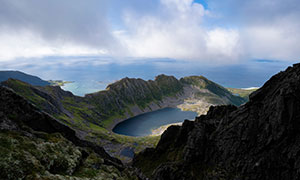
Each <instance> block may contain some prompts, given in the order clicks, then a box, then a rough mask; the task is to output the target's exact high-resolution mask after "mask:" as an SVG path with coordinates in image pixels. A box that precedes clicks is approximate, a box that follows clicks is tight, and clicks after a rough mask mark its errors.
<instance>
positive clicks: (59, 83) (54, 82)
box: [48, 80, 73, 86]
mask: <svg viewBox="0 0 300 180" xmlns="http://www.w3.org/2000/svg"><path fill="white" fill-rule="evenodd" d="M48 82H49V83H50V85H51V86H64V85H65V84H68V83H73V81H62V80H49V81H48Z"/></svg>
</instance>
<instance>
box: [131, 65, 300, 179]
mask: <svg viewBox="0 0 300 180" xmlns="http://www.w3.org/2000/svg"><path fill="white" fill-rule="evenodd" d="M299 129H300V64H295V65H294V66H293V67H289V68H288V69H287V70H286V71H284V72H280V73H278V74H277V75H275V76H273V77H272V78H271V79H270V80H269V81H268V82H266V83H265V84H264V86H263V87H262V88H260V89H259V90H258V91H256V92H255V93H253V94H251V96H250V101H249V102H248V103H246V104H244V105H242V106H240V107H238V108H236V107H234V106H232V105H228V106H217V107H211V108H210V110H209V112H208V114H207V115H202V116H200V117H197V118H196V120H195V121H194V122H192V121H185V122H184V123H183V125H182V127H180V126H171V127H169V128H168V129H167V131H165V132H164V134H163V135H162V136H161V140H160V142H159V143H158V145H157V147H156V148H155V149H146V150H145V151H143V152H142V153H140V154H138V155H136V157H135V158H134V161H133V164H134V166H136V167H138V168H140V169H141V171H142V172H143V173H144V174H145V175H146V176H148V177H151V178H152V179H206V180H210V179H211V180H215V179H248V180H252V179H253V180H257V179H262V180H264V179H272V180H296V179H299V178H300V173H299V172H300V131H299Z"/></svg>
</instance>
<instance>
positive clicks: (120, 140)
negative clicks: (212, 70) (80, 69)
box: [2, 75, 246, 161]
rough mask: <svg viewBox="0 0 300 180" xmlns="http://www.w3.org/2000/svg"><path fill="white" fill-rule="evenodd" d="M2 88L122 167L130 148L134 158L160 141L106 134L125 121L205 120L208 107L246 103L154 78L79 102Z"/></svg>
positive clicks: (34, 89) (199, 81)
mask: <svg viewBox="0 0 300 180" xmlns="http://www.w3.org/2000/svg"><path fill="white" fill-rule="evenodd" d="M2 85H4V86H6V87H9V88H11V89H13V90H14V91H15V92H16V93H18V94H19V95H21V96H23V97H24V98H26V99H27V100H28V101H29V102H30V103H32V104H34V105H35V106H37V107H38V108H39V109H41V110H43V111H44V112H47V113H48V114H50V115H52V116H53V117H54V118H57V119H58V120H59V121H60V122H62V123H64V124H66V125H68V126H70V127H72V128H73V129H74V130H76V133H77V134H78V135H79V136H80V137H81V138H82V139H86V140H89V141H92V142H94V143H97V144H99V145H101V146H103V147H104V148H105V150H106V151H107V152H108V153H109V154H110V155H112V156H115V157H119V158H121V159H123V160H124V161H130V159H131V158H130V157H126V156H123V155H122V153H121V152H122V150H123V149H125V148H127V147H131V148H133V149H134V152H135V153H138V152H139V151H141V150H143V149H145V148H146V147H154V146H155V145H156V143H157V142H158V140H159V138H160V137H159V136H145V137H128V136H123V135H119V134H115V133H113V132H112V131H111V130H112V129H113V128H114V127H115V126H116V125H117V124H118V123H120V122H122V121H124V120H126V119H129V118H132V117H135V116H138V115H141V114H144V113H149V112H153V111H156V110H160V109H164V108H180V109H181V110H184V111H194V112H197V114H198V115H200V114H205V113H206V112H207V110H208V108H209V107H210V106H211V105H221V104H234V105H240V104H242V103H244V102H246V100H245V99H244V98H241V97H239V96H235V95H233V94H231V93H230V92H229V91H227V90H226V89H225V88H223V87H222V86H220V85H218V84H216V83H214V82H212V81H209V80H208V79H206V78H205V77H203V76H199V77H198V76H193V77H185V78H181V79H180V80H178V79H176V78H175V77H172V76H166V75H159V76H157V77H156V78H155V80H149V81H145V80H142V79H135V78H124V79H121V80H119V81H117V82H115V83H113V84H110V85H108V86H107V88H106V90H103V91H99V92H95V93H92V94H87V95H85V96H84V97H79V96H74V95H73V94H72V93H71V92H68V91H64V90H63V89H61V88H60V87H59V86H32V85H30V84H28V83H24V82H22V81H20V80H16V79H8V80H7V81H4V82H2ZM183 119H184V118H183ZM183 119H182V120H183ZM182 120H181V121H182ZM162 125H166V124H162ZM155 128H158V127H155ZM150 133H151V132H149V134H150ZM112 142H113V143H112Z"/></svg>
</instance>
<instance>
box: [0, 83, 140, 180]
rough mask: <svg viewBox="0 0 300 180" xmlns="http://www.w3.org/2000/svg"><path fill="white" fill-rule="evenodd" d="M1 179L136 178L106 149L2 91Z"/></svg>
mask: <svg viewBox="0 0 300 180" xmlns="http://www.w3.org/2000/svg"><path fill="white" fill-rule="evenodd" d="M0 92H1V93H0V107H1V108H0V145H1V146H0V179H6V180H15V179H73V178H77V179H79V180H80V179H86V178H89V179H124V180H125V179H137V176H135V175H134V172H133V171H132V170H129V169H127V167H126V166H124V165H123V164H122V163H121V161H120V160H118V159H116V158H113V157H111V156H109V155H108V154H107V153H106V152H105V151H104V149H103V148H102V147H100V146H98V145H95V144H94V143H91V142H88V141H86V140H83V139H81V138H80V137H79V136H78V135H77V134H76V132H75V131H74V130H73V129H71V128H70V127H68V126H65V125H63V124H62V123H60V122H59V121H58V120H56V119H55V118H53V117H51V116H50V115H48V114H46V113H44V112H42V111H40V110H39V109H38V108H36V107H35V106H33V105H32V104H30V103H29V102H28V101H27V100H25V99H24V98H23V97H21V96H19V95H17V94H16V93H15V92H14V91H12V90H11V89H8V88H5V87H2V86H0Z"/></svg>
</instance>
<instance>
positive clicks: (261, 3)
mask: <svg viewBox="0 0 300 180" xmlns="http://www.w3.org/2000/svg"><path fill="white" fill-rule="evenodd" d="M299 19H300V2H299V1H298V0H249V1H243V0H222V1H220V0H209V1H208V0H151V1H149V0H126V1H125V0H89V1H83V0H64V1H61V0H44V1H40V0H24V1H19V0H0V39H1V41H0V64H1V63H2V62H5V63H6V64H7V63H16V62H18V61H19V60H20V59H22V62H24V59H25V60H28V63H30V59H31V58H39V59H43V58H41V57H49V56H98V57H112V58H110V59H111V61H114V63H116V62H117V63H126V62H127V61H129V60H128V59H130V62H132V61H134V60H137V61H142V60H143V59H145V58H148V59H155V58H170V59H175V60H181V61H188V62H194V63H203V64H209V65H213V66H214V65H216V66H220V65H224V64H243V63H245V62H249V61H251V60H253V59H268V60H277V61H286V62H295V61H298V60H299V57H300V49H299V42H300V31H299V29H300V21H299ZM45 59H47V60H48V59H49V58H45ZM45 61H46V60H45Z"/></svg>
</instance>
